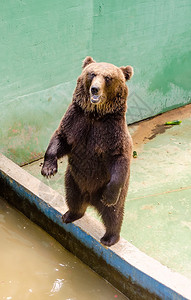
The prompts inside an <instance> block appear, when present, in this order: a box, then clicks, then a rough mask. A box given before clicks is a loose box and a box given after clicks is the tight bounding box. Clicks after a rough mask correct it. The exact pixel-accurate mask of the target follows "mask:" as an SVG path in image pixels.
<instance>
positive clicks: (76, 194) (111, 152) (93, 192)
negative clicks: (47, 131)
mask: <svg viewBox="0 0 191 300" xmlns="http://www.w3.org/2000/svg"><path fill="white" fill-rule="evenodd" d="M82 68H83V70H82V73H81V75H80V76H79V78H78V80H77V86H76V88H75V91H74V94H73V100H72V103H71V104H70V106H69V108H68V110H67V112H66V113H65V115H64V117H63V119H62V120H61V122H60V125H59V127H58V129H57V130H56V131H55V133H54V135H53V136H52V138H51V140H50V143H49V146H48V148H47V151H46V153H45V157H44V164H43V167H42V171H41V173H42V175H43V176H46V177H51V175H54V174H55V173H56V172H57V160H58V159H59V158H61V157H63V156H64V155H67V156H68V166H67V170H66V174H65V188H66V202H67V205H68V208H69V210H68V211H67V212H66V213H65V214H64V215H63V217H62V218H63V222H65V223H70V222H73V221H75V220H77V219H79V218H81V217H82V216H83V215H84V213H85V211H86V208H87V207H88V205H92V206H94V207H96V209H97V210H98V212H99V214H100V215H101V217H102V219H103V223H104V225H105V227H106V232H105V234H104V236H103V237H102V238H101V243H102V244H104V245H106V246H111V245H113V244H115V243H116V242H118V240H119V238H120V230H121V225H122V220H123V214H124V202H125V198H126V195H127V190H128V183H129V175H130V160H131V155H132V140H131V137H130V134H129V132H128V128H127V124H126V117H125V114H126V110H127V96H128V88H127V86H126V83H125V82H126V80H129V79H130V78H131V77H132V75H133V68H132V67H131V66H127V67H121V68H118V67H116V66H114V65H112V64H109V63H97V62H95V61H94V60H93V59H92V58H91V57H89V56H88V57H86V59H85V60H84V62H83V66H82Z"/></svg>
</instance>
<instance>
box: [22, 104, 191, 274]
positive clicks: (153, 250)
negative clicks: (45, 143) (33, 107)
mask: <svg viewBox="0 0 191 300" xmlns="http://www.w3.org/2000/svg"><path fill="white" fill-rule="evenodd" d="M177 119H178V120H182V124H180V125H174V126H167V125H164V123H165V122H166V121H172V120H177ZM130 132H131V134H132V137H133V142H134V150H136V151H137V153H138V157H137V158H133V159H132V166H131V181H130V187H129V193H128V197H127V201H126V208H125V216H124V222H123V226H122V232H121V234H122V236H123V237H124V238H125V239H127V240H128V241H129V242H131V243H132V244H133V245H135V246H136V247H137V248H139V249H140V250H141V251H143V252H145V253H146V254H148V255H150V256H152V257H153V258H155V259H157V260H158V261H160V262H161V263H162V264H164V265H165V266H168V267H169V268H171V269H172V270H174V271H177V272H180V273H181V274H183V275H185V276H187V277H188V278H191V172H190V170H191V167H190V166H191V105H187V106H185V107H182V108H179V109H176V110H173V111H171V112H167V113H164V114H162V115H159V116H157V117H155V118H152V119H149V120H146V121H142V122H139V123H137V124H134V125H131V126H130ZM41 163H42V161H37V162H34V163H32V164H30V165H26V166H24V167H23V168H24V169H25V170H27V171H28V172H29V173H31V174H32V175H34V176H36V177H38V178H40V179H41V180H42V181H43V182H44V183H46V184H47V185H48V186H50V187H52V188H53V189H55V190H57V191H59V192H60V193H61V194H64V186H63V181H64V170H65V164H66V160H65V159H64V160H61V161H60V163H59V164H60V165H59V172H58V174H57V175H56V176H55V177H53V178H52V179H50V180H47V179H45V178H43V177H42V176H41V175H40V169H41V167H40V165H41ZM62 165H63V166H62ZM88 212H89V213H90V214H92V215H94V216H95V217H96V218H98V216H97V214H96V212H95V211H94V210H93V209H88Z"/></svg>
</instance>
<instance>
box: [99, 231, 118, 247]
mask: <svg viewBox="0 0 191 300" xmlns="http://www.w3.org/2000/svg"><path fill="white" fill-rule="evenodd" d="M119 239H120V236H119V235H117V234H107V233H106V234H104V236H103V237H102V238H101V240H100V242H101V243H102V244H103V245H104V246H107V247H110V246H112V245H114V244H116V243H117V242H118V241H119Z"/></svg>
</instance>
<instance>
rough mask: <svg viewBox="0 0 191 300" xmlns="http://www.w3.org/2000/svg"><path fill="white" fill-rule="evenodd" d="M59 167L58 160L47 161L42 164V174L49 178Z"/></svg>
mask: <svg viewBox="0 0 191 300" xmlns="http://www.w3.org/2000/svg"><path fill="white" fill-rule="evenodd" d="M57 168H58V166H57V160H54V161H53V162H47V161H45V162H44V164H43V166H42V170H41V174H42V175H43V176H45V177H47V178H49V177H51V176H54V175H55V174H56V173H57Z"/></svg>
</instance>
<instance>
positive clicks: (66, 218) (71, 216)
mask: <svg viewBox="0 0 191 300" xmlns="http://www.w3.org/2000/svg"><path fill="white" fill-rule="evenodd" d="M81 217H83V214H75V213H72V212H70V211H69V210H68V211H67V212H66V213H65V214H64V215H63V216H62V221H63V222H64V223H66V224H68V223H72V222H74V221H76V220H78V219H80V218H81Z"/></svg>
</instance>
